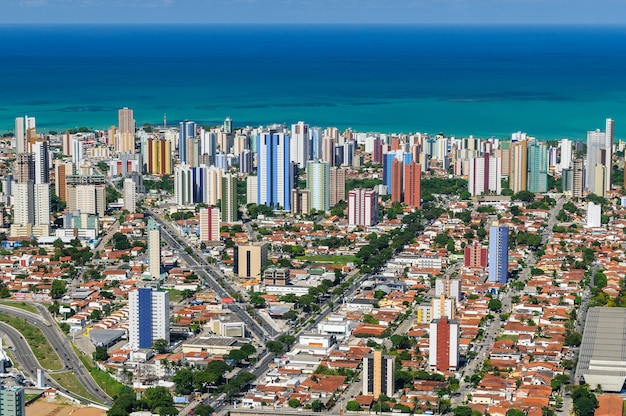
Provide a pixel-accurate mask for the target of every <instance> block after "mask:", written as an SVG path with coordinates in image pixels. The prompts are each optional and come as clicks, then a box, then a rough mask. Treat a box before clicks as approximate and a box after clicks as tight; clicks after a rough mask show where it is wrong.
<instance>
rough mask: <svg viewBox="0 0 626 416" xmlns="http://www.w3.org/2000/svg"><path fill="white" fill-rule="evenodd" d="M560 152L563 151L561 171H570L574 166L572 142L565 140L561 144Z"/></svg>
mask: <svg viewBox="0 0 626 416" xmlns="http://www.w3.org/2000/svg"><path fill="white" fill-rule="evenodd" d="M559 150H560V151H561V159H560V162H559V169H560V170H561V171H562V170H564V169H569V168H570V167H571V166H572V141H571V140H569V139H563V140H561V141H560V142H559Z"/></svg>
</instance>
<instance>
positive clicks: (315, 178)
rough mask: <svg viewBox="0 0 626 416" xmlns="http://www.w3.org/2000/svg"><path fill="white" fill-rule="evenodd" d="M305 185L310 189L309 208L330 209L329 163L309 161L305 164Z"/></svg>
mask: <svg viewBox="0 0 626 416" xmlns="http://www.w3.org/2000/svg"><path fill="white" fill-rule="evenodd" d="M306 186H307V188H308V189H309V190H310V191H311V208H312V209H316V210H318V211H328V210H329V209H330V164H329V163H328V162H322V161H309V162H308V163H307V166H306Z"/></svg>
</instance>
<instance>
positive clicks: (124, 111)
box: [115, 107, 135, 153]
mask: <svg viewBox="0 0 626 416" xmlns="http://www.w3.org/2000/svg"><path fill="white" fill-rule="evenodd" d="M117 116H118V126H119V129H118V133H117V135H116V140H115V151H116V152H120V153H121V152H129V153H134V152H135V118H134V115H133V110H131V109H129V108H127V107H124V108H121V109H119V110H118V111H117Z"/></svg>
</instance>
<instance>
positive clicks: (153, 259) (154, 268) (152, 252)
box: [148, 218, 161, 279]
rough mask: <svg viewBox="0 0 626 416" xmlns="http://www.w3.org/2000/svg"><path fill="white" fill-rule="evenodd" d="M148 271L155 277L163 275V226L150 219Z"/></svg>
mask: <svg viewBox="0 0 626 416" xmlns="http://www.w3.org/2000/svg"><path fill="white" fill-rule="evenodd" d="M148 272H149V273H150V277H151V278H153V279H159V278H160V277H161V227H160V226H159V224H157V222H156V221H155V220H153V219H152V218H150V219H148Z"/></svg>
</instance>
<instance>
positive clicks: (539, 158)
mask: <svg viewBox="0 0 626 416" xmlns="http://www.w3.org/2000/svg"><path fill="white" fill-rule="evenodd" d="M526 166H527V170H528V173H527V175H526V178H527V181H528V183H527V189H528V190H529V191H530V192H534V193H545V192H548V146H546V144H545V143H537V142H536V141H534V142H532V143H531V144H530V145H529V146H528V158H527V162H526Z"/></svg>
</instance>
